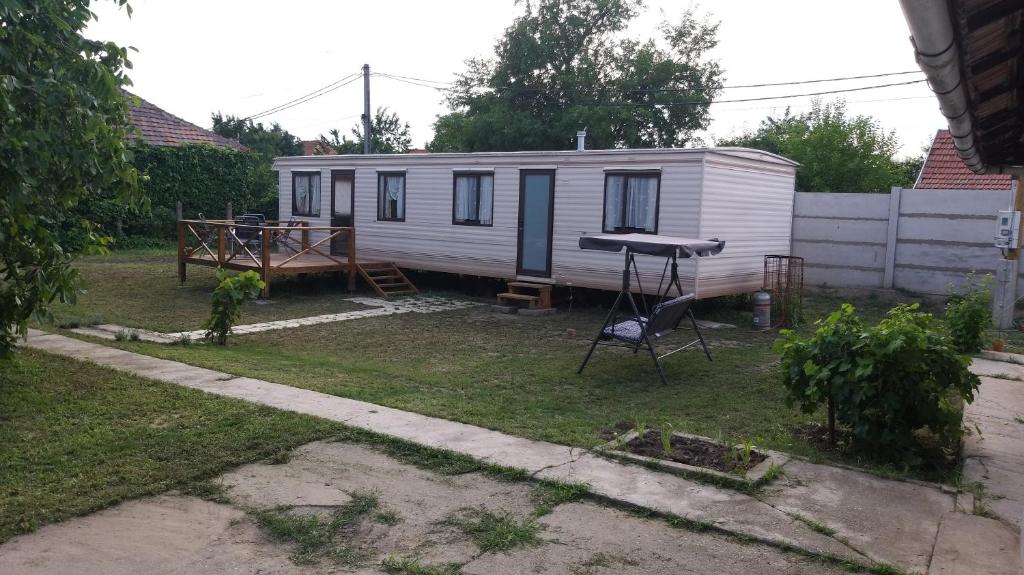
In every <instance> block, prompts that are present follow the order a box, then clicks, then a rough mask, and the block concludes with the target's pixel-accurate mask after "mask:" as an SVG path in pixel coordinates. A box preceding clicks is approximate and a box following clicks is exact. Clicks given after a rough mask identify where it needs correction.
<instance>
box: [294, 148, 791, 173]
mask: <svg viewBox="0 0 1024 575" xmlns="http://www.w3.org/2000/svg"><path fill="white" fill-rule="evenodd" d="M704 154H715V155H723V156H734V157H738V158H743V159H747V160H754V161H761V162H765V163H770V164H778V165H784V166H793V167H795V166H798V165H799V164H798V163H797V162H794V161H793V160H790V159H788V158H784V157H782V156H780V155H778V154H772V153H770V152H765V151H763V150H754V149H752V148H628V149H615V150H584V151H582V152H580V151H576V150H557V151H545V152H533V151H529V152H459V153H447V152H445V153H436V154H434V153H431V154H422V153H419V154H369V155H363V154H345V155H335V156H280V157H277V158H274V168H275V169H278V168H288V167H292V166H300V165H307V166H308V165H310V164H316V163H325V164H333V165H337V164H339V163H353V164H361V163H365V162H368V161H370V162H373V161H386V162H397V161H401V162H404V163H409V164H429V163H434V162H444V161H446V160H447V161H451V160H470V161H471V160H480V159H484V158H487V159H488V160H501V159H507V160H511V161H522V160H530V161H533V162H536V161H538V160H542V159H549V160H552V161H554V162H555V163H557V162H558V161H559V160H562V159H566V160H569V159H575V160H580V159H583V158H587V159H599V158H602V157H607V158H615V159H617V160H623V159H625V158H624V156H625V157H629V156H643V157H656V156H684V155H685V156H699V155H704ZM399 158H401V160H399Z"/></svg>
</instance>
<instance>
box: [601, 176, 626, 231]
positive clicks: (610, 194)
mask: <svg viewBox="0 0 1024 575" xmlns="http://www.w3.org/2000/svg"><path fill="white" fill-rule="evenodd" d="M624 181H625V176H608V177H607V178H605V184H604V229H605V230H608V231H614V230H615V228H618V227H621V226H622V225H623V217H624V214H623V213H622V194H623V193H624V192H625V190H624V189H623V184H624Z"/></svg>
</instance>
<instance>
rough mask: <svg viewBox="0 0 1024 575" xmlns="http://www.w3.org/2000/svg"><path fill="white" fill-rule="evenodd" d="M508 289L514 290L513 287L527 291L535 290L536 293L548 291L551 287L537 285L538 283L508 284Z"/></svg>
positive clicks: (548, 285)
mask: <svg viewBox="0 0 1024 575" xmlns="http://www.w3.org/2000/svg"><path fill="white" fill-rule="evenodd" d="M508 287H510V288H514V287H516V288H528V289H535V290H538V291H540V290H550V289H551V285H550V284H538V283H533V282H508Z"/></svg>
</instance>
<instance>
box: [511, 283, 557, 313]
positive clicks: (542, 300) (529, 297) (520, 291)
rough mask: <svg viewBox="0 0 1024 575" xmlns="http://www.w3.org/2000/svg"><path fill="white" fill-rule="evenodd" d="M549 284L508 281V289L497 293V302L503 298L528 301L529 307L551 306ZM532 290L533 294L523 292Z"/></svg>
mask: <svg viewBox="0 0 1024 575" xmlns="http://www.w3.org/2000/svg"><path fill="white" fill-rule="evenodd" d="M552 287H553V286H551V285H550V284H540V283H534V282H521V281H510V282H508V291H507V292H506V293H502V294H498V303H503V301H504V300H519V301H525V302H529V304H530V307H531V308H538V309H548V308H550V307H551V288H552ZM529 291H533V292H535V294H530V293H524V292H529Z"/></svg>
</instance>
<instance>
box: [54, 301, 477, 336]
mask: <svg viewBox="0 0 1024 575" xmlns="http://www.w3.org/2000/svg"><path fill="white" fill-rule="evenodd" d="M346 301H350V302H353V303H357V304H361V305H365V306H367V309H357V310H353V311H346V312H341V313H329V314H323V315H314V316H310V317H299V318H295V319H281V320H276V321H267V322H263V323H248V324H243V325H237V326H235V327H234V328H233V329H232V330H231V331H232V333H234V334H235V335H248V334H253V333H260V332H264V331H274V330H279V329H292V328H296V327H303V326H307V325H319V324H322V323H334V322H339V321H348V320H353V319H362V318H366V317H379V316H384V315H393V314H398V313H434V312H438V311H451V310H456V309H464V308H467V307H474V306H478V305H481V304H480V303H478V302H475V301H469V300H462V299H454V298H446V297H439V296H429V295H414V296H410V297H405V298H401V299H396V300H387V299H382V298H375V297H353V298H348V299H347V300H346ZM71 331H72V332H74V333H77V334H79V335H88V336H91V337H98V338H100V339H108V340H114V339H117V337H118V334H124V335H126V336H128V335H130V336H134V337H136V338H138V339H140V340H142V341H148V342H152V343H176V342H178V341H180V340H181V339H188V340H190V341H200V340H201V339H203V337H204V335H205V334H206V330H202V329H199V330H194V331H177V332H172V333H163V332H157V331H151V330H148V329H136V328H129V327H124V326H121V325H115V324H100V325H94V326H87V327H79V328H75V329H72V330H71Z"/></svg>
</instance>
